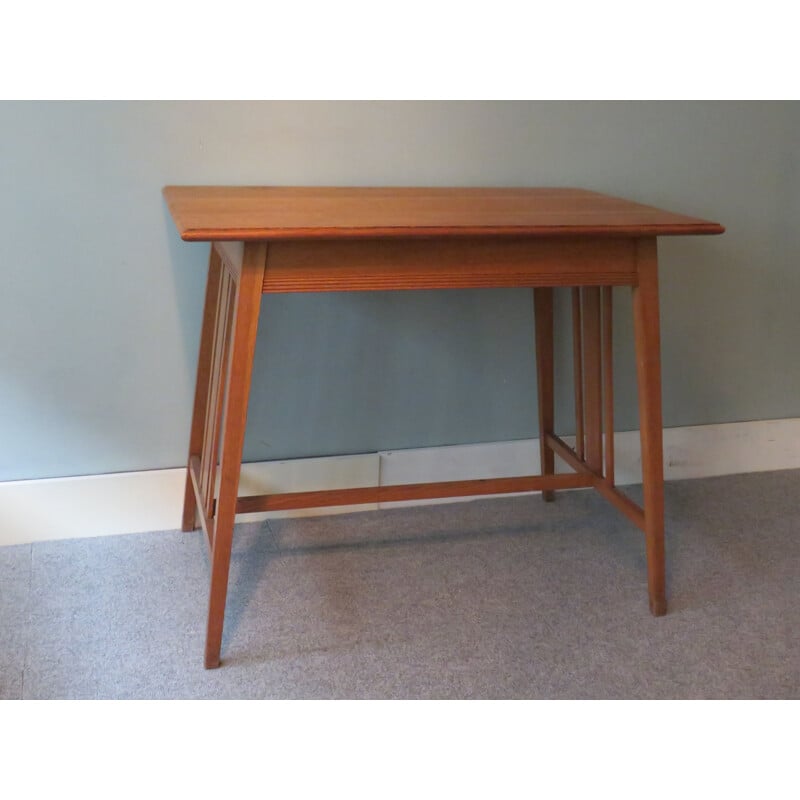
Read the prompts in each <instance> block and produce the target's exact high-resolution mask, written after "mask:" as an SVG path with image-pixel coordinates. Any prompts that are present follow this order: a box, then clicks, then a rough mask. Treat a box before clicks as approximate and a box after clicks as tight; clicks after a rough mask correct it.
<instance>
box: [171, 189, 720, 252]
mask: <svg viewBox="0 0 800 800" xmlns="http://www.w3.org/2000/svg"><path fill="white" fill-rule="evenodd" d="M164 197H165V199H166V202H167V205H168V207H169V210H170V212H171V214H172V218H173V219H174V220H175V224H176V226H177V228H178V231H179V233H180V235H181V237H182V238H183V239H184V240H186V241H204V242H207V241H214V240H218V241H220V240H233V241H265V240H286V239H316V238H325V239H342V238H344V239H352V238H358V237H367V238H374V237H380V238H383V239H388V238H395V237H398V238H408V237H428V236H445V237H453V236H474V235H478V236H493V237H498V236H519V235H524V236H536V237H543V236H544V237H561V236H571V235H573V234H577V235H579V236H593V237H599V236H618V237H619V236H621V237H628V238H629V237H631V236H674V235H684V234H708V233H722V232H723V230H724V228H723V227H722V226H721V225H719V224H718V223H716V222H709V221H708V220H702V219H697V218H694V217H687V216H685V215H683V214H674V213H672V212H670V211H663V210H662V209H658V208H653V207H652V206H647V205H643V204H640V203H635V202H632V201H630V200H625V199H622V198H618V197H610V196H608V195H604V194H598V193H597V192H590V191H587V190H585V189H565V188H486V189H481V188H428V187H425V188H421V187H420V188H416V187H353V188H348V187H319V186H305V187H286V186H167V187H165V188H164Z"/></svg>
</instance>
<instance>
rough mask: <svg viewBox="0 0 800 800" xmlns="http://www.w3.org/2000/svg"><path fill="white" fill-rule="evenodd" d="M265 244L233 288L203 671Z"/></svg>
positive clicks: (216, 626)
mask: <svg viewBox="0 0 800 800" xmlns="http://www.w3.org/2000/svg"><path fill="white" fill-rule="evenodd" d="M266 256H267V246H266V244H264V243H260V242H256V243H249V244H247V246H246V247H245V250H244V259H243V262H242V273H241V276H240V278H239V282H238V285H237V286H236V294H235V301H234V315H233V331H234V334H233V337H232V340H231V345H230V355H229V363H228V370H227V375H226V379H225V383H226V400H225V413H224V415H223V420H222V430H223V436H222V446H221V454H220V485H219V499H218V501H217V505H216V513H215V515H214V518H215V519H214V542H213V549H212V553H211V586H210V590H209V601H208V627H207V631H206V654H205V666H206V668H207V669H208V668H213V667H217V666H219V656H220V648H221V645H222V626H223V619H224V616H225V600H226V597H227V592H228V570H229V568H230V558H231V542H232V538H233V524H234V520H235V516H236V503H237V493H238V487H239V474H240V471H241V465H242V448H243V447H244V432H245V427H246V423H247V401H248V398H249V395H250V378H251V374H252V368H253V356H254V354H255V347H256V333H257V331H258V316H259V311H260V306H261V285H262V284H263V281H264V265H265V264H266Z"/></svg>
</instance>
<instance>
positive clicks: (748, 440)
mask: <svg viewBox="0 0 800 800" xmlns="http://www.w3.org/2000/svg"><path fill="white" fill-rule="evenodd" d="M568 440H569V439H568ZM614 441H615V455H616V477H617V483H618V484H620V485H626V484H631V483H638V482H639V481H640V480H641V462H640V457H639V434H638V431H626V432H622V433H617V434H616V436H615V439H614ZM538 448H539V442H538V439H526V440H520V441H512V442H489V443H486V444H469V445H456V446H452V447H427V448H421V449H414V450H393V451H387V452H382V453H372V454H367V455H355V456H332V457H328V458H305V459H296V460H291V461H269V462H262V463H259V464H246V465H244V466H243V468H242V479H241V481H240V493H241V494H245V495H246V494H262V493H267V492H293V491H294V492H299V491H308V490H313V489H341V488H346V487H356V486H376V485H385V486H388V485H391V484H396V483H416V482H424V481H435V480H461V479H468V478H495V477H506V476H513V475H522V474H528V475H534V474H537V473H538V472H539V450H538ZM556 461H557V462H558V459H556ZM797 468H800V418H792V419H778V420H764V421H756V422H734V423H727V424H722V425H699V426H693V427H684V428H667V429H666V430H665V431H664V475H665V477H666V479H667V480H677V479H682V478H702V477H710V476H713V475H731V474H737V473H745V472H763V471H768V470H776V469H797ZM185 475H186V472H185V470H184V469H162V470H152V471H145V472H125V473H115V474H109V475H86V476H80V477H75V478H48V479H45V480H31V481H7V482H5V483H0V545H10V544H24V543H29V542H38V541H46V540H52V539H71V538H76V537H87V536H109V535H112V534H121V533H139V532H143V531H156V530H174V529H175V528H178V527H180V517H181V504H182V502H183V488H184V480H185ZM470 499H474V498H454V499H451V500H429V501H407V502H404V503H386V504H382V507H393V506H401V505H420V504H422V503H423V502H424V503H441V502H463V501H464V500H470ZM376 507H377V506H376V505H375V504H370V505H360V506H344V507H336V508H328V509H303V510H298V511H284V512H273V513H259V514H246V515H241V516H240V517H238V518H237V519H240V520H242V521H245V520H257V519H266V518H270V517H277V516H283V517H286V516H314V515H319V514H331V513H345V512H349V511H356V510H360V511H363V510H369V509H374V508H376Z"/></svg>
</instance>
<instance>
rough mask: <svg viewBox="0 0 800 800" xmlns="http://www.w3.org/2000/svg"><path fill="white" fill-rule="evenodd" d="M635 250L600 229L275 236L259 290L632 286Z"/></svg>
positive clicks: (626, 241) (633, 243)
mask: <svg viewBox="0 0 800 800" xmlns="http://www.w3.org/2000/svg"><path fill="white" fill-rule="evenodd" d="M636 252H637V239H616V238H603V237H582V238H549V239H537V238H527V239H526V238H463V239H453V238H450V239H435V238H434V239H400V240H394V239H382V240H378V239H375V240H344V241H278V242H270V243H269V246H268V252H267V262H266V269H265V271H264V284H263V291H264V292H265V293H279V292H329V291H380V290H394V289H467V288H491V287H509V286H528V287H530V286H534V287H535V286H625V285H628V286H632V285H635V284H636V280H637V279H636Z"/></svg>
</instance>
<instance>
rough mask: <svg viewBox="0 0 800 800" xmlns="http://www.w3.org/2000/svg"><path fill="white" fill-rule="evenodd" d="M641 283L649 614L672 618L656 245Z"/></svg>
mask: <svg viewBox="0 0 800 800" xmlns="http://www.w3.org/2000/svg"><path fill="white" fill-rule="evenodd" d="M637 253H638V262H637V263H638V269H637V273H638V282H637V284H636V286H634V287H633V326H634V332H635V344H636V372H637V378H638V391H639V430H640V436H641V444H642V488H643V494H644V516H645V541H646V548H647V584H648V592H649V595H650V611H651V612H652V613H653V614H654V615H655V616H661V615H663V614H666V613H667V599H666V580H665V574H664V573H665V565H664V464H663V445H662V422H661V334H660V324H659V309H658V260H657V255H656V240H655V239H641V240H639V242H638V247H637Z"/></svg>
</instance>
